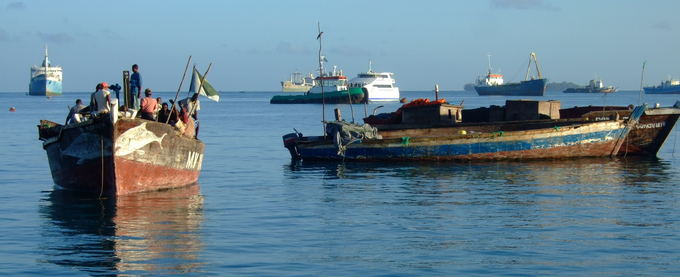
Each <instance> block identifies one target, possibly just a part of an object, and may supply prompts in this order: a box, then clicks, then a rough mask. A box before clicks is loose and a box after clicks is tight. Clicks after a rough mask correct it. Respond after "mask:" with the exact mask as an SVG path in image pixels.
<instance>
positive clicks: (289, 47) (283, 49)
mask: <svg viewBox="0 0 680 277" xmlns="http://www.w3.org/2000/svg"><path fill="white" fill-rule="evenodd" d="M276 52H277V53H280V54H287V55H310V54H311V53H312V51H310V50H309V49H308V48H305V47H299V46H295V45H293V44H291V43H290V42H287V41H282V42H279V44H278V45H277V46H276Z"/></svg>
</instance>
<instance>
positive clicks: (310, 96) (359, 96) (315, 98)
mask: <svg viewBox="0 0 680 277" xmlns="http://www.w3.org/2000/svg"><path fill="white" fill-rule="evenodd" d="M350 99H351V103H352V104H356V103H363V102H364V101H366V98H365V94H364V92H363V90H362V89H361V88H349V89H348V90H342V91H332V92H326V93H324V94H323V97H322V96H321V93H307V94H304V95H276V96H274V97H272V98H271V100H269V103H270V104H322V103H326V104H349V103H350Z"/></svg>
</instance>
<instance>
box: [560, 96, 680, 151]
mask: <svg viewBox="0 0 680 277" xmlns="http://www.w3.org/2000/svg"><path fill="white" fill-rule="evenodd" d="M631 112H632V105H631V106H627V107H626V106H583V107H572V108H566V109H561V110H560V116H561V117H562V118H589V119H592V120H608V119H609V118H611V117H620V118H623V119H626V118H628V117H629V116H630V113H631ZM679 117H680V101H677V102H675V104H674V105H673V106H670V107H661V106H660V105H656V106H655V107H650V108H647V109H646V110H645V112H644V113H643V114H642V116H641V117H640V120H639V122H638V123H637V124H636V125H635V127H634V128H633V129H632V130H631V131H630V133H629V134H628V138H627V139H626V142H625V143H624V144H623V146H622V147H621V149H619V152H618V155H620V156H625V155H640V156H655V155H656V154H657V153H658V152H659V150H660V149H661V146H663V144H664V142H665V141H666V139H667V138H668V136H669V135H670V133H671V131H672V130H673V128H674V126H675V124H676V123H677V121H678V118H679Z"/></svg>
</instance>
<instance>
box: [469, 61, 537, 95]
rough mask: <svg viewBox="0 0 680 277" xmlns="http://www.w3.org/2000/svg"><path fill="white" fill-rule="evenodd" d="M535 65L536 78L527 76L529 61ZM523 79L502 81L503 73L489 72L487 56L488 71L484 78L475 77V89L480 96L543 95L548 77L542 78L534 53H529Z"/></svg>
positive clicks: (529, 70)
mask: <svg viewBox="0 0 680 277" xmlns="http://www.w3.org/2000/svg"><path fill="white" fill-rule="evenodd" d="M532 61H533V63H534V64H535V65H536V73H537V74H538V77H537V78H534V77H531V78H529V73H530V72H531V62H532ZM524 79H525V80H524V81H520V82H519V83H507V84H504V83H503V75H501V74H493V73H491V59H490V58H489V71H488V73H487V74H486V77H485V78H481V77H480V78H477V82H476V83H475V90H476V91H477V94H479V95H481V96H487V95H504V96H543V93H544V92H545V87H546V84H547V83H548V79H545V78H543V75H542V74H541V69H540V67H539V65H538V60H537V59H536V53H534V52H531V54H529V66H528V67H527V74H526V76H525V78H524Z"/></svg>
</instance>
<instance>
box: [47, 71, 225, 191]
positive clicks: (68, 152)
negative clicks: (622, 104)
mask: <svg viewBox="0 0 680 277" xmlns="http://www.w3.org/2000/svg"><path fill="white" fill-rule="evenodd" d="M125 73H128V72H125ZM125 73H124V76H126V77H127V76H129V74H127V75H125ZM192 78H193V79H192V81H191V84H192V89H194V90H195V91H196V92H198V93H199V94H200V95H204V96H206V97H208V98H209V99H213V100H215V99H217V100H218V99H219V95H218V93H217V91H216V90H214V88H212V86H210V84H209V83H208V82H207V80H205V79H204V78H203V77H201V75H200V74H199V73H198V72H197V71H196V70H195V69H194V75H193V77H192ZM198 80H201V81H202V84H201V83H197V82H198ZM124 83H125V84H126V85H125V87H129V79H125V80H124ZM194 83H196V85H195V86H194V85H193V84H194ZM198 84H200V85H198ZM217 100H215V101H217ZM111 106H112V107H116V108H112V109H111V112H110V113H104V114H100V115H97V116H90V117H89V119H85V120H83V121H81V122H79V123H71V124H68V125H61V124H58V123H55V122H52V121H48V120H40V125H38V138H39V139H40V140H41V141H42V142H43V143H42V146H43V149H45V152H46V153H47V159H48V161H49V165H50V171H51V173H52V179H53V180H54V183H55V184H56V185H57V186H58V187H59V188H62V189H65V190H71V191H78V192H85V193H94V194H99V195H109V196H111V195H113V196H119V195H127V194H132V193H137V192H145V191H156V190H164V189H170V188H177V187H183V186H187V185H191V184H194V183H196V182H197V181H198V177H199V175H200V172H201V167H202V164H203V155H204V151H205V144H204V143H203V142H202V141H201V140H199V139H197V138H195V136H194V135H193V132H191V135H188V134H189V132H187V133H184V132H183V131H182V130H181V127H179V125H180V124H179V123H178V124H177V125H175V126H172V125H170V124H166V123H165V122H157V121H153V120H146V119H141V118H137V117H135V114H136V111H135V110H128V111H124V110H123V108H124V107H125V106H123V107H120V108H121V110H122V111H119V109H118V108H119V107H118V101H117V99H116V98H113V99H111ZM86 109H89V108H86ZM190 120H191V119H190ZM187 126H191V125H187ZM185 128H189V127H185Z"/></svg>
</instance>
